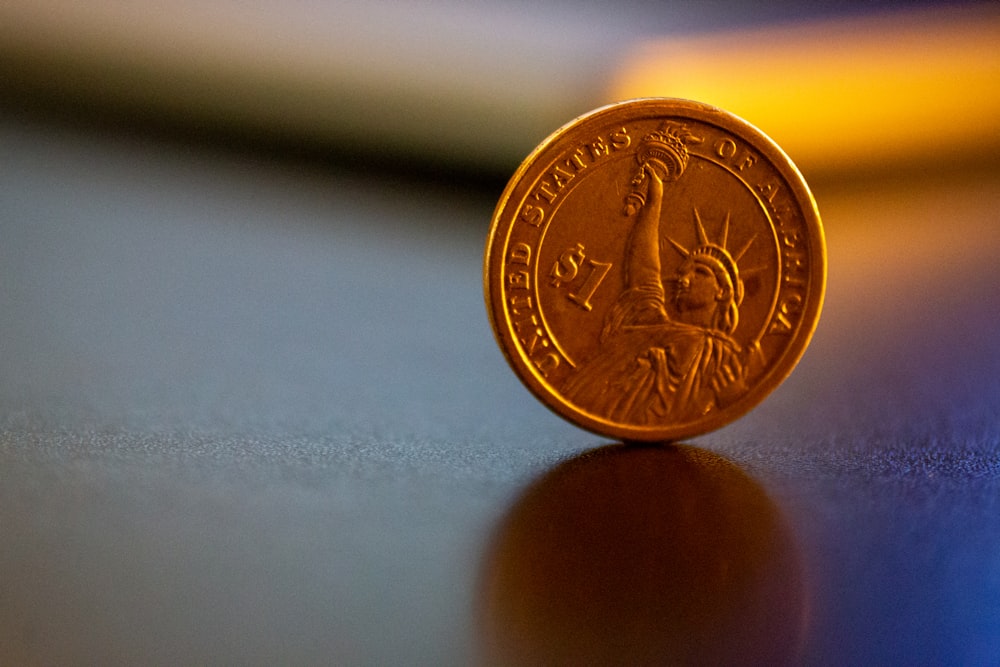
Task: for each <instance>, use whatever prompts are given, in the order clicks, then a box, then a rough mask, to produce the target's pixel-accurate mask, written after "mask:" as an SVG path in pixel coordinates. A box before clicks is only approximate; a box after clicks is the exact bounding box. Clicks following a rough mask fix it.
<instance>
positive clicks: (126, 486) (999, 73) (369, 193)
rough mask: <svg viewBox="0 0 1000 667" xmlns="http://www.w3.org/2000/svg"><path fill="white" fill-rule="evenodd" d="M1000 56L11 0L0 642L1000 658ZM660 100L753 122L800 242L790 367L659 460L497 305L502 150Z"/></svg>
mask: <svg viewBox="0 0 1000 667" xmlns="http://www.w3.org/2000/svg"><path fill="white" fill-rule="evenodd" d="M998 46H1000V4H998V3H995V2H980V3H977V2H932V1H926V2H924V1H921V2H898V1H888V0H887V1H877V0H876V1H867V2H861V1H859V0H830V1H826V2H793V1H784V0H759V1H757V2H752V3H750V2H742V1H740V2H737V1H735V0H733V1H730V0H718V1H715V2H698V3H694V2H691V3H687V2H670V1H663V2H657V1H653V0H580V1H578V2H569V1H568V0H546V1H543V0H499V1H496V2H486V1H482V0H473V1H469V2H459V1H458V0H413V1H411V2H389V1H387V0H367V1H365V2H350V1H342V2H323V1H321V0H291V1H282V2H279V1H278V0H215V1H212V0H173V1H172V2H166V3H164V2H152V1H150V0H134V1H131V2H129V1H126V0H91V1H89V2H86V1H74V0H62V1H60V0H4V2H0V155H2V159H0V534H2V535H3V539H2V540H0V664H12V665H13V664H17V665H32V664H39V665H49V664H59V665H73V664H108V665H115V664H122V665H126V664H129V665H134V664H144V665H155V664H163V665H176V664H248V665H249V664H261V665H269V664H337V665H375V664H378V665H469V664H478V663H484V664H504V665H510V664H574V665H575V664H587V663H590V664H613V663H615V662H620V663H628V662H635V663H640V662H641V663H649V664H656V663H658V662H661V661H662V662H666V663H668V664H677V663H685V662H691V663H696V664H697V663H706V662H707V663H710V664H717V663H735V664H746V663H753V662H757V663H760V664H769V665H773V664H781V663H787V664H808V665H827V664H828V665H851V664H859V665H860V664H881V665H892V664H900V665H916V664H936V665H938V664H940V665H947V664H961V665H987V664H998V663H1000V603H998V601H1000V559H998V557H997V554H1000V524H998V520H997V518H998V517H1000V428H998V426H997V415H998V414H1000V283H998V279H997V274H996V260H997V257H998V256H1000V220H998V216H1000V187H998V184H1000V180H998V177H1000V159H998V155H1000V48H998ZM647 95H664V96H672V97H685V98H692V99H696V100H699V101H702V102H707V103H711V104H715V105H717V106H720V107H722V108H725V109H727V110H729V111H731V112H733V113H735V114H737V115H740V116H742V117H743V118H745V119H746V120H748V121H749V122H751V123H752V124H754V125H756V126H757V127H759V128H760V129H761V130H763V131H764V132H765V133H766V134H768V135H769V136H771V137H772V138H773V139H774V140H775V141H776V142H777V143H778V144H779V145H781V146H782V147H783V148H784V149H785V151H786V152H787V153H788V154H789V155H790V156H791V158H792V159H793V161H795V163H796V164H797V165H798V166H799V168H800V169H801V171H802V172H803V174H804V175H805V177H806V180H807V181H808V182H809V183H810V186H811V187H812V188H813V191H814V194H815V196H816V199H817V202H818V206H819V210H820V213H821V216H822V218H823V221H824V225H825V227H826V234H827V243H828V250H829V283H828V290H827V299H826V303H825V306H824V312H823V315H822V318H821V321H820V325H819V328H818V330H817V332H816V335H815V337H814V339H813V342H812V343H811V345H810V347H809V349H808V350H807V352H806V354H805V356H804V358H803V360H802V362H801V363H800V365H799V367H798V368H797V369H796V371H795V372H794V373H793V374H792V376H791V377H790V378H789V379H788V380H787V381H786V382H785V383H784V384H783V385H782V386H781V387H779V388H778V389H777V390H776V391H775V392H774V393H773V394H772V395H771V396H770V397H769V398H768V399H767V400H766V401H764V402H763V403H762V405H761V406H759V407H758V408H756V409H755V410H754V411H752V412H751V413H750V414H748V415H746V416H745V417H744V418H742V419H740V420H738V421H737V422H736V423H734V424H732V425H730V426H727V427H726V428H724V429H721V430H720V431H718V432H716V433H711V434H706V435H705V436H702V437H700V438H696V439H693V440H692V442H689V443H685V444H684V445H682V446H679V447H652V448H631V447H624V446H622V445H621V444H620V443H609V442H607V441H606V440H604V439H602V438H600V437H598V436H595V435H593V434H589V433H584V432H582V431H580V430H578V429H576V428H575V427H573V426H571V425H569V424H567V423H565V422H563V421H562V420H561V419H559V418H558V417H556V416H554V415H553V414H551V413H549V412H548V411H547V410H545V409H544V408H543V407H542V406H540V405H539V404H538V403H537V402H536V401H535V400H534V399H533V398H532V397H531V396H530V395H529V394H528V392H527V391H526V390H525V389H524V388H523V387H522V386H521V385H520V384H519V383H518V381H517V380H516V378H515V377H514V376H513V374H512V373H511V372H510V370H509V369H508V368H507V367H506V365H505V363H504V360H503V357H502V354H501V353H500V351H499V350H498V349H497V347H496V345H495V344H494V341H493V338H492V334H491V332H490V330H489V325H488V322H487V318H486V314H485V309H484V307H483V297H482V285H481V280H482V277H481V270H482V269H481V266H482V265H481V262H482V251H483V242H484V240H485V235H486V231H487V228H488V225H489V220H490V216H491V212H492V210H493V207H494V206H495V204H496V201H497V198H498V197H499V195H500V194H501V192H502V189H503V187H504V184H505V183H506V181H507V179H508V178H509V177H510V175H511V174H512V173H513V171H514V170H515V169H516V167H517V165H518V164H519V162H520V161H521V160H522V159H523V158H524V157H525V156H526V155H527V154H528V152H529V151H530V150H531V149H532V148H534V146H535V145H537V144H538V143H539V142H540V141H541V140H542V139H544V137H545V136H547V135H548V134H549V133H551V132H552V131H554V130H556V129H557V128H558V127H559V126H561V125H563V124H564V123H566V122H568V121H570V120H571V119H572V118H574V117H576V116H578V115H580V114H582V113H585V112H587V111H589V110H591V109H592V108H594V107H596V106H599V105H602V104H606V103H610V102H613V101H617V100H621V99H625V98H632V97H639V96H647ZM623 637H627V639H628V641H624V640H623V639H622V638H623Z"/></svg>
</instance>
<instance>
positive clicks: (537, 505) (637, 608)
mask: <svg viewBox="0 0 1000 667" xmlns="http://www.w3.org/2000/svg"><path fill="white" fill-rule="evenodd" d="M802 581H803V580H802V573H801V563H800V561H799V559H798V556H797V553H796V550H795V547H794V543H793V540H792V538H791V535H790V533H789V532H788V530H787V529H786V528H785V526H784V523H783V521H782V519H781V516H780V515H779V512H778V510H777V508H776V507H775V506H774V504H773V503H772V502H771V501H770V500H769V499H768V497H767V495H766V494H765V493H764V491H763V489H762V488H761V487H760V485H759V484H757V483H756V482H755V481H754V480H753V479H751V478H750V477H749V476H747V475H746V474H745V473H744V472H742V471H741V470H740V469H739V468H738V467H737V466H735V465H734V464H733V463H731V462H729V461H727V460H726V459H724V458H722V457H720V456H717V455H715V454H712V453H710V452H707V451H704V450H701V449H697V448H695V447H690V446H645V447H632V446H629V447H626V446H622V445H614V446H608V447H603V448H600V449H596V450H592V451H590V452H588V453H586V454H584V455H582V456H580V457H577V458H575V459H572V460H570V461H567V462H565V463H563V464H560V465H559V466H557V467H555V468H554V469H552V470H551V471H549V472H548V473H546V474H545V475H544V476H542V477H541V478H540V479H538V480H537V481H536V482H535V483H534V484H533V485H532V486H531V487H529V488H528V490H527V491H526V492H525V493H524V494H523V495H522V496H521V497H520V498H519V499H518V501H517V502H516V504H515V505H514V506H513V508H512V509H511V511H510V513H509V514H508V515H507V516H506V517H505V519H504V520H503V521H502V523H501V525H500V526H499V528H498V531H497V533H496V535H495V536H494V539H493V544H492V545H491V547H490V549H489V551H488V553H487V555H486V559H485V562H484V567H483V572H482V581H481V588H480V599H479V605H480V608H479V612H480V619H479V621H480V631H481V639H482V646H483V661H484V663H485V664H497V665H593V664H606V665H610V664H630V665H641V664H741V665H745V664H768V665H778V664H789V663H794V662H795V659H796V653H797V647H798V645H799V643H800V640H801V637H802V627H803V617H804V614H803V608H804V595H803V583H802Z"/></svg>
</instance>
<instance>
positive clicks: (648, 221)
mask: <svg viewBox="0 0 1000 667" xmlns="http://www.w3.org/2000/svg"><path fill="white" fill-rule="evenodd" d="M701 141H702V139H701V138H699V137H696V136H694V135H693V134H691V132H689V131H688V129H687V128H686V127H685V126H684V125H680V124H676V123H664V124H663V125H662V126H661V127H660V129H658V130H656V131H654V132H651V133H650V134H648V135H646V136H645V137H643V139H642V142H641V143H640V145H639V149H638V151H637V152H636V161H637V162H638V168H637V171H636V175H635V177H634V178H633V179H632V190H631V192H629V194H628V195H627V196H626V197H625V209H624V215H626V216H628V217H630V218H633V217H634V218H635V223H634V225H633V226H632V229H631V231H630V233H629V239H628V243H627V244H626V247H625V289H624V291H623V292H622V293H621V295H619V297H618V300H617V301H616V303H615V305H614V307H613V308H612V309H611V312H610V313H609V315H608V318H607V320H606V321H605V325H604V330H603V332H602V335H601V337H602V339H606V338H608V337H609V336H611V335H613V334H614V333H616V332H617V331H618V330H619V329H621V327H623V326H635V325H643V324H656V323H660V322H666V321H667V320H669V316H668V314H667V310H666V307H665V295H664V289H663V277H662V267H661V266H660V220H661V218H662V216H663V197H664V184H665V183H669V182H672V181H676V180H677V179H678V178H680V177H681V175H682V174H683V173H684V169H685V167H687V162H688V157H689V156H688V149H687V145H688V144H697V143H701Z"/></svg>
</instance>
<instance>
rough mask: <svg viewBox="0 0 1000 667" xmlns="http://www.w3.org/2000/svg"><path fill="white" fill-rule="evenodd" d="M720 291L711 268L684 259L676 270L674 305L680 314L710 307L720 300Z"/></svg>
mask: <svg viewBox="0 0 1000 667" xmlns="http://www.w3.org/2000/svg"><path fill="white" fill-rule="evenodd" d="M721 295H722V289H721V288H720V287H719V281H718V280H717V279H716V277H715V272H713V271H712V269H711V268H709V267H708V266H706V265H705V264H702V263H701V262H697V261H695V260H693V259H690V258H689V259H686V260H684V263H683V264H681V265H680V267H679V268H678V269H677V278H676V279H675V281H674V303H675V304H676V305H677V309H678V310H679V311H681V312H684V311H692V310H702V309H704V308H709V307H712V306H713V305H714V304H715V302H716V301H718V300H719V299H720V298H721Z"/></svg>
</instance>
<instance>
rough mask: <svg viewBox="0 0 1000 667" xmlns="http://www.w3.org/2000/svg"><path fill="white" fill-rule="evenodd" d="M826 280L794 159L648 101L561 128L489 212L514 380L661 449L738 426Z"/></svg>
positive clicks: (599, 426) (744, 127) (489, 268)
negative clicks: (736, 421)
mask: <svg viewBox="0 0 1000 667" xmlns="http://www.w3.org/2000/svg"><path fill="white" fill-rule="evenodd" d="M825 282H826V247H825V242H824V238H823V227H822V223H821V222H820V218H819V212H818V211H817V209H816V203H815V201H814V200H813V197H812V194H811V193H810V192H809V188H808V186H807V185H806V183H805V180H804V179H803V178H802V175H801V174H800V173H799V171H798V169H797V168H796V167H795V165H794V164H793V163H792V161H791V160H790V159H789V158H788V156H786V155H785V154H784V152H782V150H781V149H780V148H779V147H778V146H777V145H776V144H775V143H774V142H773V141H771V140H770V139H769V138H768V137H766V136H765V135H764V134H763V133H762V132H760V130H758V129H756V128H754V127H753V126H751V125H750V124H748V123H747V122H745V121H743V120H741V119H739V118H737V117H736V116H733V115H732V114H729V113H727V112H725V111H722V110H720V109H716V108H714V107H711V106H707V105H704V104H699V103H696V102H689V101H685V100H675V99H640V100H633V101H629V102H622V103H618V104H613V105H610V106H606V107H602V108H600V109H597V110H595V111H592V112H590V113H589V114H586V115H584V116H581V117H580V118H577V119H576V120H573V121H572V122H570V123H569V124H567V125H565V126H563V127H562V128H561V129H559V130H557V131H556V132H555V133H554V134H552V135H551V136H550V137H549V138H548V139H546V140H545V141H544V142H542V144H541V145H540V146H538V148H536V149H535V150H534V151H533V152H532V153H531V155H529V156H528V158H527V159H526V160H525V161H524V163H523V164H522V165H521V166H520V168H519V169H518V170H517V172H516V173H515V174H514V176H513V178H512V179H511V181H510V183H509V184H508V185H507V188H506V189H505V190H504V193H503V195H502V197H501V198H500V202H499V203H498V204H497V208H496V211H495V213H494V215H493V221H492V224H491V226H490V232H489V237H488V239H487V242H486V257H485V270H484V283H485V291H486V305H487V310H488V311H489V315H490V320H491V323H492V325H493V330H494V332H495V333H496V337H497V340H498V342H499V344H500V347H501V349H502V350H503V352H504V354H505V355H506V357H507V360H508V361H509V363H510V365H511V367H512V368H513V369H514V371H515V372H516V373H517V375H518V376H519V377H520V378H521V380H522V381H523V382H524V384H525V385H526V386H527V387H528V389H530V390H531V391H532V392H533V393H534V394H535V395H536V396H537V397H538V398H539V399H540V400H541V401H542V402H543V403H544V404H545V405H547V406H548V407H550V408H551V409H553V410H554V411H555V412H557V413H558V414H560V415H562V416H563V417H565V418H566V419H568V420H570V421H571V422H573V423H575V424H577V425H579V426H581V427H583V428H586V429H589V430H591V431H594V432H596V433H600V434H602V435H606V436H611V437H616V438H622V439H625V440H645V441H662V440H676V439H678V438H685V437H691V436H695V435H699V434H702V433H706V432H708V431H711V430H714V429H716V428H719V427H721V426H724V425H725V424H728V423H730V422H731V421H733V420H734V419H736V418H738V417H740V416H742V415H743V414H745V413H746V412H747V411H749V410H750V409H751V408H753V407H754V406H756V405H757V404H758V403H760V401H762V400H763V399H764V397H765V396H767V394H769V393H770V392H771V391H772V390H773V389H774V388H775V387H777V386H778V385H779V384H780V383H781V382H782V381H783V380H784V379H785V378H786V377H787V376H788V374H789V373H791V371H792V369H793V368H794V366H795V364H796V363H798V360H799V358H800V357H801V356H802V353H803V352H804V351H805V348H806V346H807V345H808V343H809V339H810V338H811V337H812V334H813V331H814V330H815V328H816V323H817V321H818V319H819V314H820V309H821V306H822V302H823V290H824V285H825Z"/></svg>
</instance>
